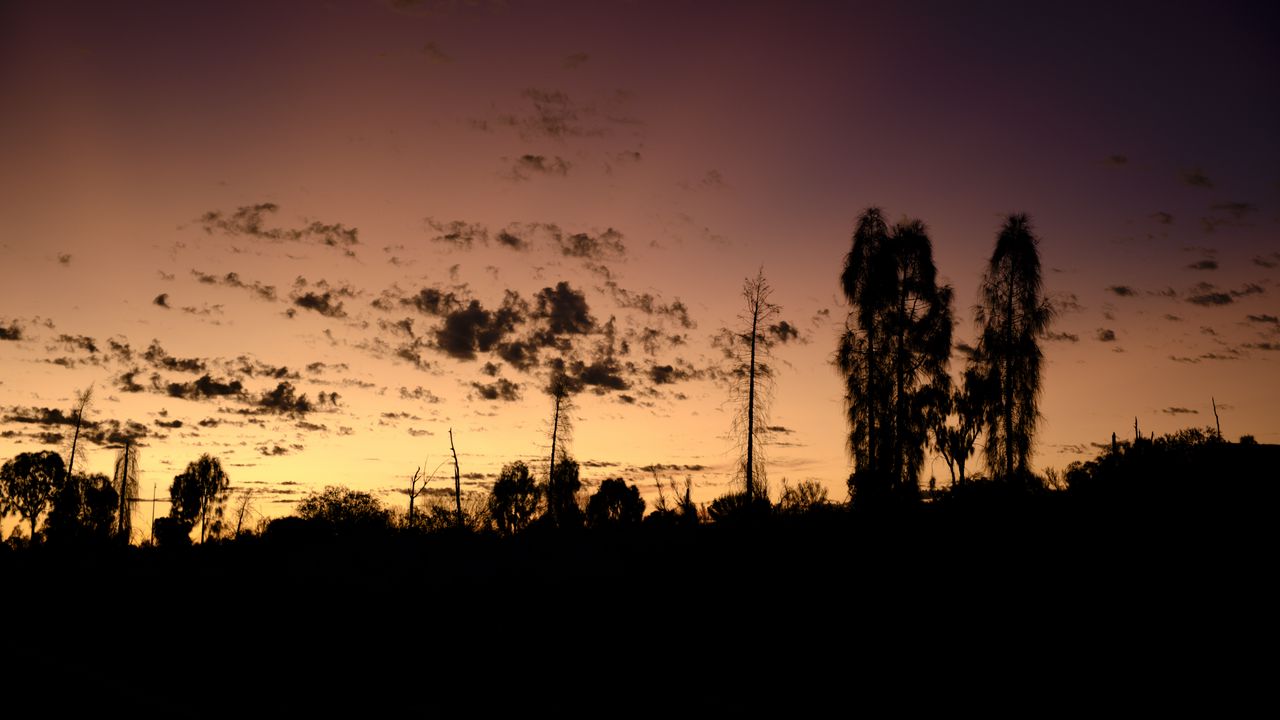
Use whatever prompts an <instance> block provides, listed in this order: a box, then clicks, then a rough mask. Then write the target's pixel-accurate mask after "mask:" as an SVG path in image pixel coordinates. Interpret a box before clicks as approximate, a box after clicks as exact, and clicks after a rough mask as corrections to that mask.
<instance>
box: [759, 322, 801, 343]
mask: <svg viewBox="0 0 1280 720" xmlns="http://www.w3.org/2000/svg"><path fill="white" fill-rule="evenodd" d="M768 332H769V335H771V336H773V338H774V339H776V340H777V342H780V343H783V344H786V343H788V342H791V341H793V340H797V341H800V342H804V341H803V340H801V339H800V331H799V330H798V329H797V328H796V326H795V325H792V324H791V323H789V322H787V321H786V320H783V321H782V322H779V323H777V324H774V325H770V326H769V328H768Z"/></svg>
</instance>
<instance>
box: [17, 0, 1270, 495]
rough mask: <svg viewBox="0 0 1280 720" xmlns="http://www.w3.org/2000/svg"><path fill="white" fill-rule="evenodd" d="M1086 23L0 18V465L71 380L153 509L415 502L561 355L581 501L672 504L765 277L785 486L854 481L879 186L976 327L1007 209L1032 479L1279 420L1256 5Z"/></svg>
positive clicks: (417, 14)
mask: <svg viewBox="0 0 1280 720" xmlns="http://www.w3.org/2000/svg"><path fill="white" fill-rule="evenodd" d="M1069 5H1070V6H1069V7H1055V8H1029V7H1027V6H1026V3H945V2H943V3H819V2H812V3H810V2H798V3H781V2H777V3H773V2H761V3H752V2H696V3H694V2H643V1H636V2H621V1H619V2H607V1H605V2H601V1H596V2H538V3H535V2H522V1H520V0H508V1H507V2H408V1H402V2H389V1H387V0H366V1H363V2H357V1H355V0H352V1H349V2H301V1H298V2H285V1H277V2H218V3H172V2H130V1H125V2H114V3H97V2H34V1H31V2H27V1H21V0H13V1H11V2H6V3H3V4H2V5H0V98H3V108H4V109H3V112H0V158H2V161H0V457H3V458H8V457H11V456H12V455H14V454H17V453H19V452H23V451H30V450H38V449H46V448H47V449H60V450H62V449H64V448H65V447H66V445H67V442H68V439H69V428H68V427H67V426H66V425H65V424H58V423H57V422H56V420H58V418H57V416H55V415H53V414H52V412H51V411H61V412H62V413H63V414H64V415H65V414H69V412H70V407H71V403H72V399H73V397H74V395H75V393H76V392H77V391H78V390H81V389H83V388H85V387H88V386H89V385H90V384H93V386H94V389H95V390H94V392H95V395H94V403H93V405H92V406H91V409H90V412H89V413H88V415H87V419H88V420H90V421H94V422H96V423H97V426H96V428H95V429H94V432H93V433H91V434H92V441H91V443H90V445H89V448H88V450H89V452H88V462H89V467H90V469H92V470H97V471H103V472H106V471H108V470H109V468H110V467H111V463H112V462H113V458H114V451H113V450H111V449H110V448H109V447H108V446H109V445H110V444H111V442H112V435H113V433H115V434H116V435H117V436H118V435H119V433H120V432H128V433H132V434H134V435H137V436H140V442H141V443H142V444H143V446H144V447H143V450H142V469H143V475H142V485H143V487H144V494H146V495H148V496H149V495H150V491H151V488H152V486H153V484H155V485H158V487H159V488H160V494H161V495H163V494H164V491H165V488H167V486H168V484H169V482H170V481H171V479H172V477H173V475H174V474H175V473H177V472H179V471H180V470H181V469H182V468H183V467H184V466H185V464H186V463H187V462H189V461H190V460H193V459H195V458H196V457H197V456H198V455H199V454H200V453H205V452H209V453H213V454H216V455H218V456H219V457H221V458H222V460H223V462H224V464H225V466H226V467H227V469H228V471H229V473H230V475H231V479H232V483H233V485H235V486H237V487H256V488H260V489H262V490H263V491H264V492H265V493H268V494H267V495H264V500H263V501H262V502H261V504H260V505H261V507H262V509H263V511H264V512H266V513H267V514H269V515H279V514H284V513H287V512H289V511H290V509H291V508H292V506H293V504H294V503H296V502H297V500H298V499H299V496H300V495H301V494H303V493H305V491H307V490H308V489H312V488H317V487H320V486H323V485H326V484H343V485H348V486H351V487H353V488H357V489H362V490H369V491H374V492H377V493H379V494H381V495H382V496H383V497H384V498H385V499H387V500H389V501H391V502H393V503H395V504H396V505H397V506H399V505H402V504H403V497H402V496H396V495H395V494H394V493H395V491H396V490H397V489H398V488H400V487H402V486H403V485H404V484H405V478H407V476H408V475H409V474H410V473H411V472H412V471H413V468H414V467H416V466H418V465H421V464H423V463H424V461H425V463H426V467H427V470H428V471H431V470H433V469H435V468H436V467H437V466H438V465H439V464H440V463H441V462H442V461H443V460H444V459H445V457H446V456H447V454H448V431H449V429H450V428H452V429H453V431H454V435H455V438H456V440H457V444H458V451H459V457H460V460H461V465H462V471H463V473H464V476H465V477H466V480H465V481H464V482H465V486H466V487H470V488H473V489H478V488H482V487H484V486H486V485H487V483H489V482H491V481H492V478H493V477H494V474H495V473H496V472H497V470H498V469H499V468H500V467H501V466H502V464H504V463H506V462H510V461H512V460H516V459H525V460H527V461H531V462H539V461H541V460H540V459H542V458H544V457H545V455H546V448H547V446H548V438H547V429H548V427H547V426H548V420H549V414H550V407H551V406H550V402H549V400H548V397H547V395H546V394H545V392H544V391H543V389H542V388H543V387H545V384H546V377H547V363H549V362H551V361H553V360H555V359H556V358H563V359H566V360H568V361H570V362H572V361H574V360H578V361H581V362H582V363H583V365H582V367H581V370H580V373H579V374H580V375H581V377H582V379H583V380H584V382H586V383H587V384H586V386H585V390H584V392H583V393H581V394H580V395H579V396H578V398H577V403H576V408H575V411H574V417H575V425H576V427H575V433H574V436H573V441H572V443H571V445H570V448H571V452H572V454H573V455H574V456H575V458H576V459H578V460H579V461H580V462H581V463H582V464H583V467H582V475H583V478H584V480H585V481H586V483H587V484H588V485H589V486H592V485H595V484H598V483H599V481H600V480H602V479H604V478H606V477H617V476H621V477H624V478H627V479H628V480H631V481H633V482H638V483H640V484H641V487H642V488H643V489H644V491H645V494H646V495H647V496H649V497H650V498H653V497H654V493H653V474H652V471H651V468H652V466H654V465H660V466H662V467H661V468H660V469H659V474H660V475H661V476H662V477H664V478H677V479H683V478H684V476H685V475H686V474H688V475H691V476H692V477H693V480H694V482H695V497H697V498H698V499H701V500H707V499H710V498H711V497H714V496H715V495H718V494H720V493H722V492H725V491H726V490H727V489H729V486H730V483H731V482H732V481H733V466H734V464H735V461H736V459H737V457H738V448H737V444H736V443H735V442H734V440H733V438H732V437H731V436H730V428H731V422H732V418H733V411H732V409H733V405H732V400H731V394H730V392H729V389H728V387H727V385H726V383H725V382H724V375H723V372H724V370H725V369H726V368H727V367H728V364H727V362H726V360H725V358H724V356H723V354H722V352H721V350H720V349H719V348H718V347H717V345H716V344H715V342H714V339H715V337H716V336H717V334H718V332H719V330H720V329H721V328H725V327H735V323H736V322H737V321H736V317H737V314H738V313H739V312H740V310H741V309H742V305H743V303H742V301H741V286H742V283H743V280H744V279H745V278H746V277H748V276H752V275H754V274H755V273H756V271H757V270H758V269H760V268H763V271H764V273H765V275H766V277H767V278H768V280H769V282H770V283H771V285H772V286H773V288H774V295H773V300H774V301H775V302H776V303H778V304H779V305H781V306H782V308H783V311H782V314H781V318H782V319H784V320H786V321H787V323H788V327H789V328H792V329H793V330H794V332H791V331H787V330H786V329H785V328H780V332H779V333H777V335H776V337H777V340H778V342H777V344H776V345H775V347H774V351H773V352H774V361H775V364H776V368H777V371H778V372H777V376H776V385H775V390H774V393H775V394H774V398H775V399H774V402H773V405H772V414H771V418H770V425H771V426H773V427H775V428H776V431H775V432H774V433H773V434H772V438H771V441H770V443H769V444H768V445H767V453H768V455H767V457H768V458H769V465H768V477H769V481H770V484H771V487H772V489H773V492H774V495H775V498H776V495H777V493H778V491H779V490H780V488H781V484H782V481H783V479H784V478H785V479H787V480H788V481H789V482H795V481H800V480H808V479H812V480H817V481H819V482H821V483H823V484H824V485H826V486H827V487H828V488H829V489H830V491H831V495H832V497H833V499H841V498H844V497H845V496H846V495H845V478H846V477H847V476H848V473H849V470H850V463H849V459H848V456H847V453H846V450H845V438H846V436H847V425H846V422H845V417H844V409H843V396H842V393H843V390H842V381H841V380H840V378H839V376H838V374H837V372H836V370H835V368H834V367H833V366H832V364H831V360H832V357H833V352H834V349H835V346H836V341H837V338H838V336H839V334H840V333H841V331H842V328H843V324H844V319H845V315H846V313H847V311H848V308H847V306H846V305H845V304H844V303H843V301H842V299H841V297H840V291H839V285H838V276H839V272H840V268H841V264H842V262H843V257H844V254H845V253H846V252H847V251H848V249H849V245H850V234H851V231H852V229H853V224H854V219H855V218H856V217H857V215H858V214H859V213H860V212H861V211H862V210H863V209H864V208H866V207H867V206H870V205H878V206H880V207H882V208H884V210H885V211H886V213H887V215H888V216H889V217H890V218H894V219H896V218H900V217H904V216H910V217H918V218H920V219H922V220H923V221H925V222H926V223H927V224H928V227H929V229H930V234H931V237H932V239H933V243H934V252H935V259H936V262H937V265H938V269H939V272H940V275H941V276H942V277H943V278H944V279H945V281H946V282H949V283H951V284H952V285H953V286H954V287H955V290H956V298H957V306H956V315H957V317H956V320H957V325H956V340H957V342H958V343H960V342H965V341H969V342H971V341H972V340H973V338H974V337H975V335H976V333H975V331H974V329H973V323H972V305H973V303H974V302H975V301H976V290H977V284H978V281H979V279H980V277H981V273H982V270H983V267H984V265H985V263H986V261H987V259H988V257H989V256H990V252H991V249H992V246H993V244H994V239H995V234H996V231H997V229H998V228H999V226H1000V224H1001V221H1002V219H1003V218H1004V217H1005V216H1006V215H1007V214H1008V213H1010V212H1026V213H1029V214H1030V215H1031V218H1032V220H1033V223H1034V225H1035V228H1036V231H1037V233H1038V235H1039V237H1040V239H1041V244H1040V248H1041V253H1042V261H1043V265H1044V268H1045V284H1046V288H1047V290H1048V292H1049V293H1050V294H1051V295H1052V297H1053V298H1054V299H1055V302H1056V304H1057V306H1058V308H1059V310H1060V315H1059V318H1058V320H1057V322H1056V323H1055V325H1054V327H1053V328H1052V330H1053V333H1054V335H1053V339H1051V340H1050V341H1047V342H1046V343H1045V353H1046V358H1047V365H1046V369H1045V373H1044V395H1043V401H1042V412H1043V414H1044V422H1043V424H1042V429H1041V432H1040V433H1039V435H1038V439H1037V445H1036V455H1035V465H1036V467H1038V468H1041V469H1043V468H1046V467H1057V468H1062V467H1064V466H1065V465H1067V464H1068V463H1069V462H1071V461H1073V460H1077V459H1086V458H1089V457H1092V456H1093V455H1094V454H1095V453H1096V451H1097V448H1096V447H1094V444H1096V443H1105V442H1107V441H1109V439H1110V436H1111V433H1112V432H1113V431H1114V432H1117V433H1118V434H1119V435H1120V436H1121V437H1126V436H1130V435H1131V434H1132V425H1133V419H1134V416H1137V417H1138V418H1139V422H1140V424H1141V426H1142V428H1143V430H1144V432H1148V431H1154V432H1168V431H1172V430H1175V429H1177V428H1181V427H1186V426H1201V427H1203V426H1205V425H1211V424H1212V423H1213V413H1212V409H1211V407H1210V397H1211V396H1212V397H1216V399H1217V402H1218V404H1219V412H1220V414H1221V419H1222V429H1223V432H1224V434H1226V435H1227V436H1228V437H1232V438H1234V437H1237V436H1239V435H1240V434H1243V433H1251V434H1253V435H1255V436H1256V437H1257V438H1258V439H1259V440H1260V441H1262V442H1280V411H1277V408H1280V382H1277V377H1280V376H1278V375H1277V360H1278V359H1280V352H1278V351H1280V320H1278V319H1277V316H1278V315H1280V300H1278V296H1280V286H1277V280H1278V279H1280V234H1278V232H1277V231H1278V228H1280V225H1278V224H1277V223H1278V222H1280V133H1278V132H1277V128H1280V102H1278V100H1280V94H1278V93H1277V91H1276V88H1277V87H1280V82H1277V81H1278V79H1280V72H1278V71H1280V23H1278V22H1277V19H1278V18H1277V11H1276V10H1275V9H1274V6H1273V5H1270V4H1264V3H1258V4H1231V3H1220V2H1215V3H1193V4H1177V5H1176V6H1174V5H1171V4H1167V3H1147V4H1126V5H1125V6H1124V7H1122V8H1117V7H1114V6H1113V5H1114V4H1113V3H1105V4H1096V5H1094V4H1086V3H1080V4H1075V3H1072V4H1069ZM561 283H565V285H563V286H562V285H561ZM508 292H511V293H515V295H512V296H510V297H508V296H507V293H508ZM473 301H474V302H475V303H477V304H476V305H474V306H473V305H472V304H471V303H472V302H473ZM504 303H505V308H506V311H505V312H504V311H503V310H502V308H503V307H504ZM504 323H505V324H504ZM546 338H550V339H552V340H555V341H557V342H558V346H553V347H540V348H535V346H537V345H538V344H539V339H546ZM530 348H535V349H536V350H537V354H536V357H534V358H533V359H530V356H529V355H528V354H527V353H528V351H529V349H530ZM521 353H524V354H521ZM521 365H527V367H524V368H522V367H521ZM961 366H962V364H961V360H960V357H959V354H958V353H957V356H956V357H955V358H954V359H953V370H956V371H958V370H959V369H960V368H961ZM204 376H208V377H207V378H205V379H203V380H202V378H204ZM282 382H286V383H289V386H287V387H283V388H282V387H281V386H280V383H282ZM236 383H238V385H237V384H236ZM335 393H336V398H335V396H334V394H335ZM303 394H305V396H306V403H305V404H303V403H300V402H299V398H300V397H301V396H302V395H303ZM542 462H545V461H542ZM975 464H976V465H978V466H979V467H980V465H981V463H980V462H975ZM442 474H443V471H442ZM930 474H936V475H937V477H938V479H939V481H940V482H945V478H946V477H947V470H946V467H945V464H944V463H942V462H941V461H938V460H932V459H931V460H929V461H926V470H925V479H926V480H927V478H928V476H929V475H930ZM432 487H434V488H437V489H443V488H444V487H445V481H444V480H443V479H441V480H437V481H435V483H434V484H433V486H432ZM161 512H164V509H163V508H162V509H161Z"/></svg>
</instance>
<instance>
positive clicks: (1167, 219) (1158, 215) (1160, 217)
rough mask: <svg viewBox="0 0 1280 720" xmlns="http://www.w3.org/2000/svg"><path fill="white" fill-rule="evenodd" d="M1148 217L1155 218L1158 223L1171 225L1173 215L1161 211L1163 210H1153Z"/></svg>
mask: <svg viewBox="0 0 1280 720" xmlns="http://www.w3.org/2000/svg"><path fill="white" fill-rule="evenodd" d="M1148 217H1150V218H1151V219H1152V220H1155V221H1156V222H1158V223H1160V224H1161V225H1172V224H1173V215H1172V214H1170V213H1167V212H1163V211H1161V212H1154V213H1151V215H1149V216H1148Z"/></svg>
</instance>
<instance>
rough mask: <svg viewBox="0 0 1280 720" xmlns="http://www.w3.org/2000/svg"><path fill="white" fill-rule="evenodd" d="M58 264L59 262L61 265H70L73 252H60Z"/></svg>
mask: <svg viewBox="0 0 1280 720" xmlns="http://www.w3.org/2000/svg"><path fill="white" fill-rule="evenodd" d="M58 264H59V265H70V264H71V253H58Z"/></svg>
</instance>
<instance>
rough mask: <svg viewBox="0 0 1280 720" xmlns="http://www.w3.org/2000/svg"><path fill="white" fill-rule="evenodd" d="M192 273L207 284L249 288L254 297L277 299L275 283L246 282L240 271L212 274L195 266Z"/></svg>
mask: <svg viewBox="0 0 1280 720" xmlns="http://www.w3.org/2000/svg"><path fill="white" fill-rule="evenodd" d="M191 274H192V275H193V276H195V278H196V280H198V281H200V282H201V283H204V284H205V285H225V286H227V287H233V288H240V289H242V290H248V291H249V292H251V293H253V295H254V297H257V298H258V299H260V300H275V299H276V288H275V286H274V285H263V284H262V283H260V282H258V281H257V280H254V281H252V282H245V281H244V280H242V279H241V278H240V274H239V273H235V272H229V273H227V274H226V275H211V274H209V273H204V272H200V271H199V270H196V269H194V268H193V269H192V270H191Z"/></svg>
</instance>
